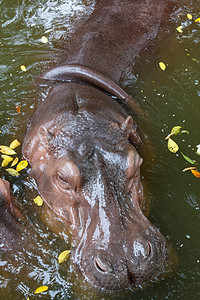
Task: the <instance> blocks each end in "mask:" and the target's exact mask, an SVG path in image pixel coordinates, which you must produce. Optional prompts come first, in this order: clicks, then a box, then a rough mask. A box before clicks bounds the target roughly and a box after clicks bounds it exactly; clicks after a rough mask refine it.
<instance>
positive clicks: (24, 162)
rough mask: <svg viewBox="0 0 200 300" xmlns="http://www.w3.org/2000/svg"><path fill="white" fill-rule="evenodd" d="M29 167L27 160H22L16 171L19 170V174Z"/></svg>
mask: <svg viewBox="0 0 200 300" xmlns="http://www.w3.org/2000/svg"><path fill="white" fill-rule="evenodd" d="M27 166H28V162H27V160H22V161H20V162H19V163H18V165H17V167H16V170H17V172H19V171H21V170H23V169H25V168H26V167H27Z"/></svg>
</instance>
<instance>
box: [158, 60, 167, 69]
mask: <svg viewBox="0 0 200 300" xmlns="http://www.w3.org/2000/svg"><path fill="white" fill-rule="evenodd" d="M159 67H160V68H161V70H162V71H165V70H166V68H167V67H166V64H165V63H164V62H162V61H160V62H159Z"/></svg>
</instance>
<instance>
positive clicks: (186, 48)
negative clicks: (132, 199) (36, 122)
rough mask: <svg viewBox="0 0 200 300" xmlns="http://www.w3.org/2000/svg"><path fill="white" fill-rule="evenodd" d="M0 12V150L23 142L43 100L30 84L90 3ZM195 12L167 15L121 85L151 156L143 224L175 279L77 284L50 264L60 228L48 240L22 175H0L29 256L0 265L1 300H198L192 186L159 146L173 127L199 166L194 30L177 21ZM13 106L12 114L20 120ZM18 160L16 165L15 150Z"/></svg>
mask: <svg viewBox="0 0 200 300" xmlns="http://www.w3.org/2000/svg"><path fill="white" fill-rule="evenodd" d="M0 3H1V29H0V43H1V44H0V51H1V53H0V86H1V94H0V113H1V115H0V144H4V145H9V144H10V142H11V141H12V140H13V139H14V138H15V137H16V138H17V139H19V140H20V141H23V137H24V134H25V131H26V128H27V125H28V124H29V120H30V116H31V115H32V113H33V111H34V110H35V108H36V107H37V106H38V105H39V103H40V102H41V101H42V100H41V99H42V97H43V93H46V90H45V88H44V89H41V88H39V89H38V87H37V86H36V85H34V81H35V79H36V77H37V76H38V75H39V74H40V73H41V72H42V71H43V70H44V69H46V68H47V67H48V66H50V65H52V64H54V63H56V62H57V61H59V59H60V57H61V56H62V55H61V54H62V52H63V51H64V49H63V46H64V45H66V42H67V41H68V39H69V38H70V36H71V34H72V33H73V32H74V30H75V28H76V27H77V25H78V24H80V23H81V22H84V20H86V19H87V18H88V16H89V14H90V13H91V12H92V10H93V8H94V3H95V1H92V0H91V1H83V0H82V1H81V0H79V1H78V0H66V1H62V0H49V1H47V0H42V1H41V0H40V1H38V0H32V1H28V0H24V1H22V0H18V1H4V0H3V1H0ZM185 3H186V1H185ZM199 4H200V2H199V1H198V0H193V1H188V3H186V4H183V6H182V8H181V9H180V11H179V13H178V15H179V17H178V15H177V14H176V15H175V16H174V25H172V26H171V27H170V30H169V29H166V31H167V33H166V38H165V39H163V40H161V41H160V42H159V44H156V42H155V44H154V47H152V49H149V50H148V51H146V52H145V53H143V55H142V57H140V58H138V60H137V62H136V64H135V66H133V68H132V72H131V73H129V74H128V75H127V76H126V78H125V79H124V81H123V82H122V84H123V86H124V88H125V89H126V91H127V92H128V93H129V94H131V95H133V96H134V97H135V99H136V100H137V101H138V102H139V103H140V104H141V105H142V107H143V108H144V109H145V111H147V112H148V113H149V115H150V116H151V120H150V121H149V123H148V126H147V128H145V132H146V134H147V135H148V136H149V137H150V140H151V143H152V148H153V153H154V154H153V159H152V161H150V162H146V163H144V166H145V170H146V171H145V174H143V176H144V177H145V180H146V182H147V184H148V188H149V190H150V195H151V200H152V205H151V217H150V219H151V221H152V222H153V223H154V224H156V225H157V226H158V228H159V229H160V230H161V231H162V233H163V234H164V235H165V236H166V237H167V238H168V239H169V241H170V243H171V244H172V246H173V247H174V249H175V250H176V252H177V255H178V258H179V268H178V271H177V273H175V274H173V275H171V276H170V277H168V278H166V279H165V280H162V281H161V282H159V283H158V284H156V285H154V286H152V287H148V288H146V289H144V290H141V291H137V292H136V293H135V294H133V293H128V292H123V293H120V294H119V293H117V294H112V295H108V296H105V295H103V294H102V295H98V293H95V292H93V291H92V290H91V289H89V288H88V287H87V285H86V284H84V283H83V282H82V279H81V277H80V276H78V274H77V272H76V271H75V270H74V269H73V268H72V266H70V264H69V262H66V263H65V264H62V265H58V262H57V257H58V255H59V253H61V252H62V251H63V250H65V249H67V248H69V247H70V237H68V234H67V231H64V230H61V229H60V227H59V224H57V223H56V224H53V227H54V231H56V232H53V231H52V230H51V228H50V227H49V225H48V226H47V225H46V223H44V222H43V219H44V216H46V215H45V214H46V212H45V209H44V208H38V207H36V205H35V204H34V203H33V200H32V199H33V198H34V197H35V196H36V195H37V188H36V186H35V182H34V181H33V180H32V179H30V178H29V175H28V171H23V172H22V175H21V176H20V177H19V178H12V177H11V176H10V175H8V174H7V173H6V171H5V170H4V169H1V177H2V178H5V179H7V180H8V181H9V182H10V183H11V188H12V190H13V193H14V195H15V197H16V198H17V199H18V202H19V205H20V209H21V211H22V212H23V215H24V216H25V219H26V223H27V224H28V226H29V229H30V232H31V234H29V236H28V241H29V244H30V245H32V247H31V249H28V248H27V251H26V257H25V258H24V256H23V255H21V256H17V255H15V256H14V258H13V257H11V256H10V255H4V256H2V257H1V261H0V266H1V271H0V299H26V298H27V297H28V296H30V299H37V298H42V299H88V298H91V299H133V298H134V299H145V300H146V299H159V300H160V299H192V298H193V299H198V298H199V290H200V283H199V275H200V272H199V265H200V253H199V245H200V237H199V236H200V235H199V228H200V219H199V212H200V211H199V208H200V193H199V192H200V179H198V178H195V177H194V176H193V175H192V174H191V172H186V173H183V171H182V170H183V169H184V168H185V167H187V166H189V165H190V164H189V163H187V162H186V161H185V160H184V159H183V158H182V157H181V154H180V152H179V153H178V154H173V153H171V152H169V150H168V149H167V143H166V141H165V140H164V138H165V136H166V135H167V134H168V133H169V132H170V130H171V128H172V127H173V126H175V125H180V126H182V127H183V129H186V130H188V131H189V132H190V133H189V134H183V135H180V136H177V137H175V138H174V139H175V140H176V142H177V143H178V144H179V146H180V148H181V151H182V152H183V153H184V154H185V155H187V156H189V157H191V158H192V159H195V160H197V162H199V163H200V157H198V156H197V155H196V154H195V151H196V145H197V144H200V135H199V124H200V123H199V120H200V98H199V96H200V89H199V79H200V78H199V59H200V57H199V53H200V51H199V38H200V34H199V32H200V23H195V22H194V20H189V19H188V18H187V17H186V15H187V13H190V14H192V16H193V19H196V18H198V17H200V11H199V7H200V5H199ZM179 25H182V26H183V33H179V32H177V30H176V27H177V26H179ZM42 36H46V37H47V38H48V43H46V44H44V43H42V42H41V37H42ZM159 61H163V62H165V63H166V64H167V69H166V71H165V72H163V71H161V70H160V69H159V67H158V62H159ZM21 65H25V66H26V69H27V71H26V72H23V71H22V70H21V69H20V66H21ZM16 105H20V106H21V112H20V114H18V113H17V111H16ZM17 151H18V155H19V157H20V156H21V152H20V151H21V149H20V148H19V150H17ZM199 171H200V167H199ZM41 217H43V218H41ZM56 227H58V228H57V229H56V230H55V228H56ZM57 231H59V232H61V235H62V238H61V237H60V236H59V235H58V234H57ZM41 285H47V286H48V287H49V290H48V292H46V293H44V294H43V295H42V296H41V297H40V296H34V295H33V292H34V290H35V289H36V288H37V287H38V286H41Z"/></svg>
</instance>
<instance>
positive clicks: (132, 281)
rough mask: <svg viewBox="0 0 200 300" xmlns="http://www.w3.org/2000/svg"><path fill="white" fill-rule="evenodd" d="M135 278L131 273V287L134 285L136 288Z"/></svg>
mask: <svg viewBox="0 0 200 300" xmlns="http://www.w3.org/2000/svg"><path fill="white" fill-rule="evenodd" d="M135 281H136V280H135V276H134V275H133V274H132V273H129V282H130V285H134V286H135Z"/></svg>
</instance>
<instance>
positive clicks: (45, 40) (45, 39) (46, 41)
mask: <svg viewBox="0 0 200 300" xmlns="http://www.w3.org/2000/svg"><path fill="white" fill-rule="evenodd" d="M41 41H42V43H44V44H46V43H48V38H47V37H46V36H42V38H41Z"/></svg>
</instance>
